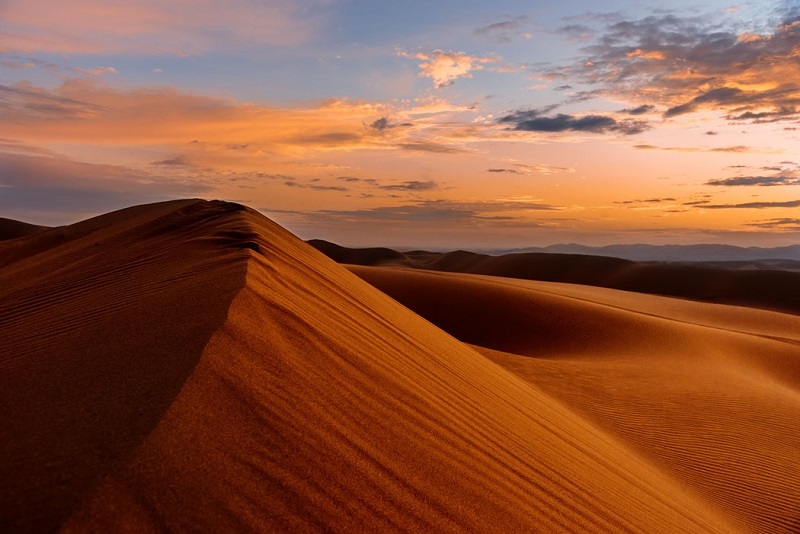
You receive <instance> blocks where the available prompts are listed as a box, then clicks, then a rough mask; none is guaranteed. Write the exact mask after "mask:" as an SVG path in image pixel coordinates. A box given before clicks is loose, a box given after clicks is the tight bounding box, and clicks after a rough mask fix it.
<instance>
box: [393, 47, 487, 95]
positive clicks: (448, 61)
mask: <svg viewBox="0 0 800 534" xmlns="http://www.w3.org/2000/svg"><path fill="white" fill-rule="evenodd" d="M398 54H399V55H401V56H403V57H407V58H410V59H416V60H418V61H421V63H420V64H419V68H420V70H421V72H420V76H424V77H427V78H431V79H432V80H433V85H434V87H435V88H436V89H441V88H443V87H447V86H450V85H453V84H454V83H455V81H456V80H457V79H458V78H472V74H471V73H472V72H473V71H476V70H483V68H484V67H483V66H484V65H485V64H487V63H495V62H497V61H500V58H498V57H491V56H490V57H480V56H470V55H468V54H465V53H463V52H444V51H442V50H434V51H433V52H424V53H423V52H417V53H414V54H411V53H408V52H403V51H402V50H401V51H398Z"/></svg>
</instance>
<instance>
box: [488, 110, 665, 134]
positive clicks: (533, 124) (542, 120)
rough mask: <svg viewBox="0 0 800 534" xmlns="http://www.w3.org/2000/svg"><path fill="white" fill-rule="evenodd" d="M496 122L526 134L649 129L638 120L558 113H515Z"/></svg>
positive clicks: (639, 130)
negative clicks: (510, 125)
mask: <svg viewBox="0 0 800 534" xmlns="http://www.w3.org/2000/svg"><path fill="white" fill-rule="evenodd" d="M498 122H500V123H504V124H512V125H513V129H514V130H520V131H526V132H567V131H572V132H588V133H606V132H619V133H622V134H624V135H634V134H638V133H642V132H644V131H645V130H648V129H649V128H650V126H649V124H647V123H646V122H644V121H638V120H622V121H618V120H616V119H614V118H613V117H607V116H604V115H584V116H582V117H575V116H573V115H566V114H563V113H559V114H558V115H556V116H554V117H543V116H541V115H540V114H539V112H538V111H535V110H534V111H530V110H529V111H516V112H514V113H511V114H509V115H506V116H504V117H501V118H500V119H499V120H498Z"/></svg>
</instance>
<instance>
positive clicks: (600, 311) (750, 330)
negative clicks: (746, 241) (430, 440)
mask: <svg viewBox="0 0 800 534" xmlns="http://www.w3.org/2000/svg"><path fill="white" fill-rule="evenodd" d="M351 270H352V271H353V272H355V273H356V274H358V275H359V276H361V277H362V278H363V279H364V280H366V281H368V282H370V283H372V284H373V285H375V286H376V287H377V288H379V289H381V290H383V291H385V292H386V293H387V294H389V295H390V296H392V297H394V298H396V299H397V300H399V301H400V302H401V303H403V304H405V305H406V306H408V307H409V308H411V309H412V310H414V311H415V312H417V313H419V314H420V315H422V316H423V317H426V318H427V319H429V320H430V321H432V322H433V323H435V324H436V325H438V326H440V327H442V328H443V329H445V330H446V331H448V332H450V333H451V334H453V335H454V336H456V337H458V338H459V339H460V340H462V341H465V342H468V343H471V344H474V346H475V347H476V349H477V350H479V351H480V352H481V353H483V354H485V355H486V356H487V357H489V358H490V359H491V360H492V361H495V362H496V363H498V364H500V365H502V366H503V367H505V368H506V369H508V370H510V371H511V372H513V373H514V374H516V375H517V376H519V377H520V378H522V379H524V380H526V381H527V382H528V383H530V384H531V385H532V386H534V387H535V388H536V389H538V390H539V391H541V392H543V393H545V394H546V395H548V396H550V397H552V398H553V399H557V400H558V401H559V402H561V403H562V405H563V406H566V407H569V408H570V409H573V410H574V411H575V412H576V413H578V414H580V415H582V416H583V417H584V418H585V419H587V420H588V421H590V422H592V423H593V424H595V425H597V426H598V427H599V428H601V429H603V430H605V431H606V432H608V433H609V434H611V435H612V436H614V437H615V438H617V439H619V440H620V442H622V443H624V444H626V445H628V446H629V447H630V448H631V449H632V450H634V451H636V453H637V454H639V455H640V456H641V457H643V458H645V459H646V460H647V461H649V462H650V463H651V465H653V466H654V467H655V468H657V469H659V470H660V471H661V472H663V473H667V474H669V475H670V476H672V477H674V479H675V480H676V481H678V482H680V483H681V484H683V485H684V486H685V487H686V488H689V489H691V490H692V491H694V492H696V494H698V495H700V496H701V499H702V500H703V501H704V502H705V503H707V504H708V505H709V506H711V507H714V508H715V509H718V510H722V511H723V512H724V513H725V514H726V515H727V516H728V517H729V518H730V519H731V520H732V521H733V522H735V523H736V524H737V525H738V526H739V527H740V528H742V529H744V530H748V531H758V532H797V531H798V529H799V528H800V427H798V425H797V414H798V413H800V317H798V316H796V315H791V314H782V313H777V312H771V311H766V310H759V309H752V308H743V307H736V306H725V305H716V304H705V303H697V302H691V301H685V300H679V299H671V298H667V297H658V296H652V295H642V294H636V293H629V292H620V291H614V290H609V289H604V288H596V287H585V286H579V285H571V284H560V283H550V282H535V281H527V280H513V279H504V278H495V277H488V276H475V275H465V274H454V273H439V272H430V271H418V270H410V269H398V268H381V267H363V266H352V267H351Z"/></svg>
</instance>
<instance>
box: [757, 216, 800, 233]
mask: <svg viewBox="0 0 800 534" xmlns="http://www.w3.org/2000/svg"><path fill="white" fill-rule="evenodd" d="M746 225H747V226H754V227H756V228H763V229H767V230H781V231H798V230H800V219H797V218H790V217H789V218H787V217H784V218H775V219H763V220H760V221H754V222H751V223H746Z"/></svg>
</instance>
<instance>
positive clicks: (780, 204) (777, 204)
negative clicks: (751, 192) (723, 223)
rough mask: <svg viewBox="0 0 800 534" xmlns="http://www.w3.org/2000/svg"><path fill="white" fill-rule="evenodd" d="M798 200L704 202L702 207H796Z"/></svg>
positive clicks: (717, 208) (799, 202)
mask: <svg viewBox="0 0 800 534" xmlns="http://www.w3.org/2000/svg"><path fill="white" fill-rule="evenodd" d="M798 207H800V200H788V201H785V202H744V203H742V204H706V205H704V206H702V208H703V209H710V210H725V209H750V210H764V209H772V208H798Z"/></svg>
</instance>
